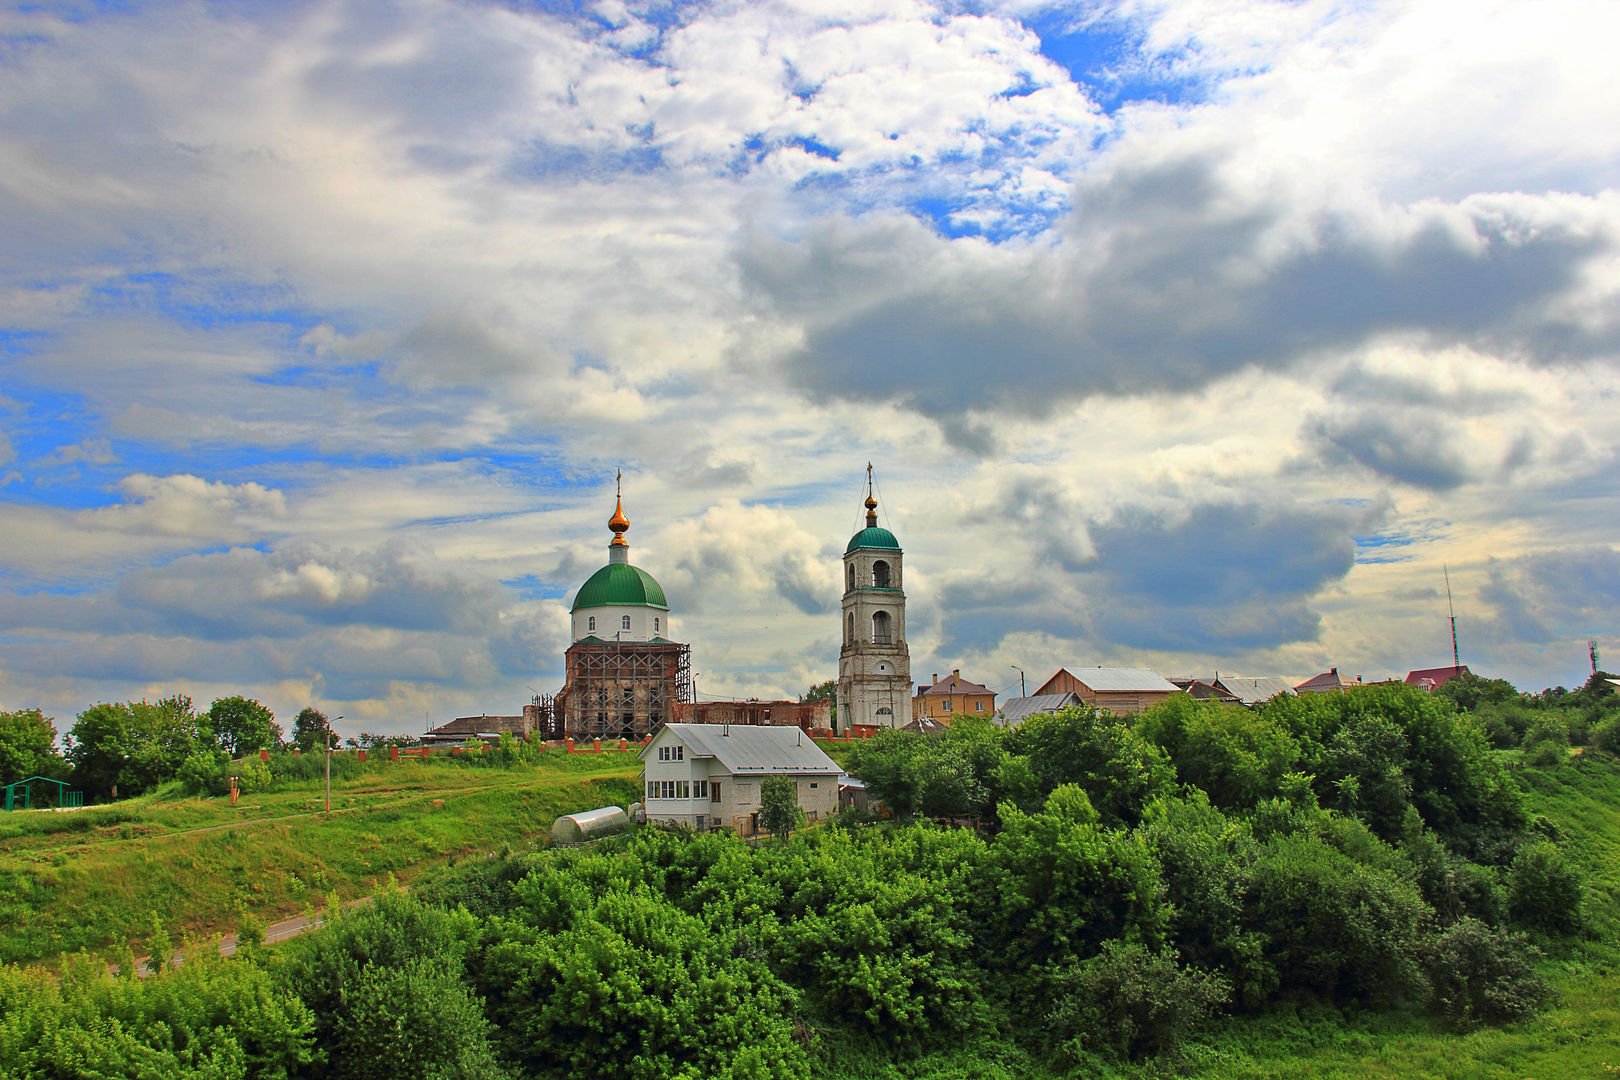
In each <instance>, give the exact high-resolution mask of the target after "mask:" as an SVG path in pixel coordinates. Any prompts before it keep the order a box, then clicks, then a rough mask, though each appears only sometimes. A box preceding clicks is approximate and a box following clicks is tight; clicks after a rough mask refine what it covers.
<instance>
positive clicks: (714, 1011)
mask: <svg viewBox="0 0 1620 1080" xmlns="http://www.w3.org/2000/svg"><path fill="white" fill-rule="evenodd" d="M548 888H549V884H548V883H547V882H546V881H545V880H544V878H543V877H542V875H538V874H537V875H531V876H530V877H529V878H527V879H525V880H524V881H522V882H520V883H519V884H518V885H517V887H516V891H517V893H518V894H519V898H520V901H522V902H525V910H535V909H549V910H552V911H554V912H555V910H556V908H555V902H556V899H557V897H556V895H555V894H554V893H553V895H550V896H546V897H535V896H528V895H526V894H528V893H532V892H534V891H535V890H545V889H548ZM572 900H573V903H571V904H569V905H567V906H569V907H572V908H573V909H574V910H573V912H572V917H571V918H569V919H568V920H567V924H566V925H564V926H562V927H560V928H558V929H555V930H545V929H540V928H537V927H534V926H532V925H528V924H527V922H526V921H524V920H523V919H521V918H520V919H501V918H497V919H495V920H493V922H492V925H491V927H490V930H489V935H488V936H489V941H488V944H487V945H486V946H485V947H484V948H483V949H482V950H481V951H480V953H479V954H478V956H477V957H476V958H475V961H474V968H475V972H474V975H475V982H476V985H477V986H478V988H479V989H480V990H481V991H482V992H483V993H484V994H485V995H486V997H487V999H488V1012H489V1015H490V1016H491V1018H492V1019H494V1020H495V1022H496V1023H497V1025H498V1026H499V1033H498V1035H497V1041H498V1045H499V1047H500V1048H501V1050H502V1053H503V1055H504V1056H505V1057H506V1058H507V1059H508V1060H509V1061H511V1062H513V1063H514V1064H515V1065H517V1066H518V1067H519V1068H520V1069H522V1070H523V1071H524V1072H525V1073H531V1074H532V1073H538V1074H540V1075H556V1076H569V1077H632V1078H646V1080H663V1078H666V1077H688V1078H693V1080H696V1078H699V1077H710V1076H731V1075H747V1076H807V1075H809V1057H808V1053H807V1051H806V1049H805V1047H804V1045H803V1044H802V1043H801V1042H800V1041H799V1040H798V1039H797V1038H796V1035H795V1025H794V1013H795V1010H794V994H793V992H792V991H791V990H790V989H789V988H788V987H787V986H786V985H784V984H783V983H782V981H781V980H780V979H778V978H777V977H776V976H775V975H774V974H773V973H772V972H771V970H770V969H769V967H767V966H766V965H765V963H764V962H763V961H762V960H760V959H757V958H755V957H753V956H749V955H746V954H743V955H739V951H738V950H737V949H734V948H733V947H732V941H731V939H730V938H729V937H728V936H725V935H717V934H714V933H712V932H711V931H710V930H709V929H708V928H707V927H706V926H705V925H704V924H703V923H702V921H700V920H699V919H697V918H695V917H693V916H691V915H687V914H684V913H683V912H680V911H678V910H676V909H675V908H674V906H673V905H671V904H669V903H667V902H666V901H665V900H663V898H661V897H659V896H657V895H656V894H654V893H652V892H651V891H650V890H648V889H646V888H644V887H643V888H635V889H621V890H614V891H612V892H610V893H608V894H607V895H604V896H600V897H590V896H588V895H587V894H585V893H583V892H580V891H576V892H575V893H574V895H573V897H572Z"/></svg>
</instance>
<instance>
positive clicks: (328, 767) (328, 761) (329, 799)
mask: <svg viewBox="0 0 1620 1080" xmlns="http://www.w3.org/2000/svg"><path fill="white" fill-rule="evenodd" d="M341 719H343V717H342V715H341V714H340V715H338V716H334V717H332V720H341ZM332 720H328V721H327V722H326V812H327V813H328V814H330V813H331V812H332Z"/></svg>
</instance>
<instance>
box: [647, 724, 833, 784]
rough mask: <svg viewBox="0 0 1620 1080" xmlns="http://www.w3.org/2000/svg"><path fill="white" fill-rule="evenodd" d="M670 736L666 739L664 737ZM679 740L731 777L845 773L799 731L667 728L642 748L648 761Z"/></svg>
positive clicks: (756, 727) (722, 726)
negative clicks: (657, 749)
mask: <svg viewBox="0 0 1620 1080" xmlns="http://www.w3.org/2000/svg"><path fill="white" fill-rule="evenodd" d="M666 732H667V733H668V735H667V736H666V734H665V733H666ZM667 738H675V739H679V740H680V741H681V742H682V743H683V744H685V746H686V748H687V749H688V750H690V751H691V753H692V756H693V757H712V758H714V759H716V760H717V761H719V762H720V764H721V765H724V766H725V767H726V770H727V771H728V772H731V773H762V774H764V773H826V774H827V775H829V776H837V775H838V774H840V773H842V772H843V771H844V770H843V769H841V768H839V766H838V763H837V762H836V761H834V760H833V759H832V758H830V757H828V756H827V755H826V753H825V752H824V751H823V750H822V749H821V747H819V746H817V745H816V743H815V740H814V739H812V738H810V736H808V735H806V734H805V733H804V732H803V731H801V730H800V729H799V728H797V727H787V726H782V727H763V726H760V725H757V724H665V725H664V726H663V727H662V728H661V729H660V730H659V733H658V734H657V735H655V736H654V737H653V740H652V742H650V743H648V744H647V745H646V746H645V747H643V748H642V751H641V757H642V760H647V757H648V755H649V754H651V753H652V749H653V747H654V746H657V745H658V744H659V743H661V742H664V741H666V740H667Z"/></svg>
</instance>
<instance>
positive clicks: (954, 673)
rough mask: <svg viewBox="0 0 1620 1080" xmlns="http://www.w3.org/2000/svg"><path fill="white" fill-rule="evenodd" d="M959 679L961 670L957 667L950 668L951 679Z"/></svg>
mask: <svg viewBox="0 0 1620 1080" xmlns="http://www.w3.org/2000/svg"><path fill="white" fill-rule="evenodd" d="M961 677H962V669H961V668H959V667H953V668H951V678H953V679H960V678H961Z"/></svg>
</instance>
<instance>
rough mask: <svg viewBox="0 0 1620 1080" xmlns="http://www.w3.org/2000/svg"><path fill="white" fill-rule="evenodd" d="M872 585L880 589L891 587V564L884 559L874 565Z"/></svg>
mask: <svg viewBox="0 0 1620 1080" xmlns="http://www.w3.org/2000/svg"><path fill="white" fill-rule="evenodd" d="M872 584H873V585H874V586H876V587H877V588H879V589H887V588H888V587H889V564H888V563H886V562H884V561H883V560H882V559H879V560H878V561H877V562H875V563H873V564H872Z"/></svg>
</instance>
